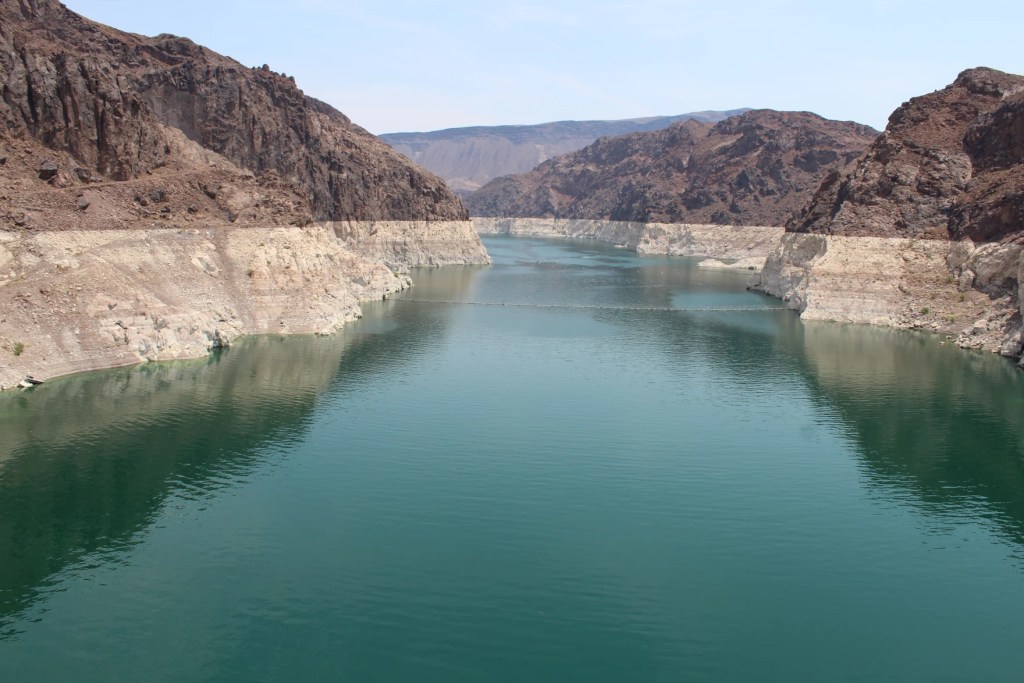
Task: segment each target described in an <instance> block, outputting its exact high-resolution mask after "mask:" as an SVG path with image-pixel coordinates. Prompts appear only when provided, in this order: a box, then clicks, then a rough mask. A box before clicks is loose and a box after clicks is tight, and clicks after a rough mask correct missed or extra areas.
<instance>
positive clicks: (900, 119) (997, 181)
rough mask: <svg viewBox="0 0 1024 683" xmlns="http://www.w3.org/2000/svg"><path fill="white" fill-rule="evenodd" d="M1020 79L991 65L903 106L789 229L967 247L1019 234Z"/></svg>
mask: <svg viewBox="0 0 1024 683" xmlns="http://www.w3.org/2000/svg"><path fill="white" fill-rule="evenodd" d="M1022 162H1024V78H1022V77H1020V76H1015V75H1012V74H1006V73H1002V72H1000V71H995V70H994V69H986V68H977V69H970V70H968V71H964V72H963V73H961V74H960V75H959V76H958V77H957V79H956V81H954V82H953V84H952V85H950V86H948V87H946V88H944V89H943V90H939V91H937V92H934V93H931V94H929V95H924V96H921V97H915V98H913V99H911V100H910V101H909V102H906V103H904V104H903V105H902V106H901V107H900V108H899V109H897V110H896V111H895V112H893V114H892V116H891V117H889V125H888V126H887V127H886V129H885V132H884V133H883V134H882V135H881V136H880V137H879V138H878V140H877V141H875V143H874V144H872V145H871V147H870V148H869V149H868V150H867V153H866V154H865V155H864V156H863V157H862V158H861V159H860V160H859V161H858V162H857V164H856V166H855V167H853V168H852V169H850V171H849V172H848V173H846V174H843V175H839V174H836V175H832V176H829V177H828V178H826V180H825V182H824V183H823V184H822V186H821V188H820V189H819V190H818V192H817V193H816V194H815V196H814V198H813V200H812V201H811V202H810V204H808V206H807V207H806V208H805V210H804V211H803V212H802V213H801V214H800V215H799V216H797V217H796V218H794V220H793V221H791V222H790V223H789V225H788V226H787V229H788V230H790V231H792V232H814V233H827V234H837V235H870V236H879V237H921V238H932V239H949V238H953V239H958V238H961V237H970V238H972V239H974V240H975V241H988V240H994V239H999V238H1001V237H1002V236H1004V235H1006V234H1008V233H1010V232H1014V231H1019V230H1021V226H1022V220H1024V173H1022V170H1024V169H1022V168H1021V164H1022Z"/></svg>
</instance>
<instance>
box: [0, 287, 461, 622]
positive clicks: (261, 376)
mask: <svg viewBox="0 0 1024 683" xmlns="http://www.w3.org/2000/svg"><path fill="white" fill-rule="evenodd" d="M450 270H451V271H454V272H449V273H448V274H445V275H440V274H438V275H437V278H436V279H437V281H438V282H442V283H443V284H444V286H445V287H447V288H448V291H449V293H452V294H457V293H458V289H459V287H469V286H470V284H471V282H472V279H473V277H474V275H475V273H476V272H478V271H477V270H475V269H469V268H452V269H450ZM439 273H440V271H439ZM366 310H367V315H366V319H365V320H364V321H361V322H360V323H357V324H355V325H352V326H350V327H348V328H346V329H345V330H343V331H342V332H341V333H339V334H338V335H335V336H332V337H326V338H317V337H287V338H285V337H252V338H247V339H243V340H239V342H237V343H236V345H235V346H233V347H232V348H231V349H228V350H225V351H223V352H220V353H218V354H215V355H213V356H211V357H210V358H208V359H203V360H197V361H175V362H168V363H153V364H148V365H143V366H137V367H134V368H126V369H117V370H108V371H102V372H95V373H86V374H81V375H75V376H71V377H67V378H63V379H59V380H55V381H52V382H49V383H47V384H46V385H44V386H42V387H39V388H38V389H35V390H32V391H30V392H26V393H22V394H17V393H14V394H5V395H2V396H0V453H2V454H4V457H3V458H0V558H2V561H0V638H2V637H3V629H4V623H5V621H6V620H7V618H8V617H10V616H12V615H14V614H15V613H17V612H19V611H21V610H23V609H25V608H26V607H28V606H29V605H30V604H31V603H32V602H33V601H34V600H35V599H36V598H37V597H38V596H39V595H40V594H41V593H42V592H44V591H45V590H46V589H47V587H48V586H49V585H50V584H51V583H52V582H53V581H54V577H55V575H57V574H58V573H59V572H61V571H62V570H63V569H64V568H65V567H67V566H69V565H70V564H71V563H73V562H75V561H76V560H78V559H80V558H82V557H84V556H86V555H88V554H91V553H96V552H103V551H109V550H114V551H117V550H118V549H119V548H121V547H124V546H126V545H131V544H132V543H133V542H135V539H136V538H137V537H138V535H139V533H140V532H142V531H144V530H145V528H146V527H147V526H148V525H150V524H151V523H152V522H153V521H154V520H155V519H156V518H157V517H158V516H159V514H160V512H161V510H162V507H163V505H164V504H165V502H166V501H167V500H168V499H169V498H171V497H173V496H182V497H186V498H202V497H204V496H208V495H212V494H213V493H214V492H216V491H217V490H219V489H222V488H225V487H230V486H233V485H237V484H239V483H242V482H244V481H245V480H246V479H247V478H248V477H250V476H252V474H253V473H254V472H255V471H257V470H258V469H259V468H261V467H265V466H268V465H272V462H273V458H274V454H275V453H277V452H280V449H286V448H288V447H289V445H291V444H294V443H296V442H298V441H300V440H301V439H302V438H303V435H304V433H305V431H306V429H307V427H308V426H309V424H310V423H311V422H312V421H313V419H314V416H315V412H316V410H317V406H318V405H319V404H320V403H321V402H322V399H323V398H324V397H325V396H328V395H331V394H336V393H339V392H344V391H347V390H349V389H350V388H352V387H355V386H359V385H365V384H366V383H371V382H372V381H373V378H374V377H375V376H379V374H380V373H381V372H382V371H387V369H388V368H390V367H393V366H394V365H395V364H401V363H406V362H408V361H409V360H410V359H412V358H413V357H415V356H416V355H417V353H418V352H420V351H422V350H423V349H425V348H427V347H428V346H430V345H432V344H435V343H437V342H438V341H439V340H440V339H442V338H443V334H444V331H445V330H444V327H443V324H444V320H445V319H444V317H443V316H441V315H438V314H437V312H436V311H434V312H431V311H424V310H420V309H417V308H415V307H410V306H391V305H390V304H389V303H382V304H373V305H370V306H368V307H367V309H366ZM385 311H387V315H386V316H385V315H384V313H385ZM424 316H428V319H426V320H424ZM383 331H386V332H387V333H386V334H382V333H381V332H383Z"/></svg>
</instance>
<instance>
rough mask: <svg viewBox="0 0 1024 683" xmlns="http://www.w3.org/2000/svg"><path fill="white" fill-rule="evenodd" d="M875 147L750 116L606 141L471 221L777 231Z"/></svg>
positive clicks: (502, 185) (507, 180) (556, 164)
mask: <svg viewBox="0 0 1024 683" xmlns="http://www.w3.org/2000/svg"><path fill="white" fill-rule="evenodd" d="M876 137H878V131H877V130H874V129H873V128H869V127H868V126H863V125H861V124H858V123H853V122H850V121H831V120H829V119H825V118H822V117H820V116H818V115H816V114H811V113H809V112H780V111H772V110H770V109H760V110H751V111H748V112H746V113H744V114H741V115H738V116H734V117H731V118H729V119H727V120H725V121H720V122H718V123H715V124H711V123H704V122H700V121H681V122H678V123H673V124H672V125H670V126H669V127H668V128H665V129H664V130H658V131H650V132H641V133H630V134H628V135H622V136H618V137H612V138H603V139H600V140H597V141H595V142H593V143H592V144H590V145H588V146H586V147H584V148H583V149H581V150H578V151H576V152H572V153H569V154H565V155H562V156H559V157H555V158H554V159H550V160H548V161H546V162H544V163H543V164H541V165H539V166H537V167H536V168H534V169H533V170H531V171H530V172H529V173H524V174H520V175H510V176H504V177H501V178H496V179H494V180H492V181H491V182H490V183H488V184H487V185H485V186H484V187H483V188H481V189H480V190H478V191H477V192H474V193H473V194H471V195H470V196H468V197H466V198H465V201H466V204H467V206H468V207H469V212H470V215H472V216H489V217H508V218H570V219H586V220H613V221H639V222H644V223H647V222H654V223H657V222H665V223H717V224H724V225H776V226H781V225H784V224H785V223H786V220H787V219H788V218H789V217H790V216H791V215H793V214H794V213H796V212H797V211H799V210H800V209H801V208H802V207H803V206H804V205H805V204H806V203H807V202H808V201H809V200H810V198H811V196H812V195H813V194H814V192H815V191H816V190H817V189H818V187H819V186H820V185H821V181H822V180H823V179H824V178H825V177H826V176H827V175H828V174H829V173H830V172H840V171H843V170H845V169H846V168H847V167H848V166H849V165H850V164H851V163H852V162H853V161H854V160H855V159H857V157H859V156H860V155H861V154H862V153H863V151H864V149H865V148H866V147H867V146H868V145H869V144H871V142H872V141H873V140H874V139H875V138H876Z"/></svg>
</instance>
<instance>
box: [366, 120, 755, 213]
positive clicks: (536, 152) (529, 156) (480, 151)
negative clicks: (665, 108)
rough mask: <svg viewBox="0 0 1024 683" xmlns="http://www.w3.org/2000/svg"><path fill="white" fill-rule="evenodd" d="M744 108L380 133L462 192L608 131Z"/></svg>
mask: <svg viewBox="0 0 1024 683" xmlns="http://www.w3.org/2000/svg"><path fill="white" fill-rule="evenodd" d="M745 111H749V110H748V109H732V110H729V111H699V112H692V113H689V114H681V115H678V116H651V117H647V118H639V119H621V120H615V121H553V122H551V123H540V124H536V125H526V126H470V127H466V128H448V129H445V130H436V131H430V132H426V133H386V134H384V135H381V136H380V138H381V140H383V141H384V142H386V143H388V144H389V145H391V146H392V147H394V148H395V149H396V150H398V151H399V152H401V153H402V154H404V155H406V156H407V157H409V158H410V159H412V160H413V161H415V162H416V163H418V164H421V165H422V166H424V167H426V168H429V169H430V170H431V171H433V172H434V173H436V174H438V175H439V176H441V177H442V178H444V179H445V180H446V181H448V184H449V186H451V187H452V188H453V189H454V190H455V191H456V192H458V193H460V194H462V195H467V194H469V193H470V192H473V191H474V190H478V189H480V187H481V186H483V185H484V184H486V183H487V182H489V181H490V180H493V179H494V178H498V177H501V176H504V175H509V174H511V173H525V172H527V171H529V170H530V169H532V168H533V167H534V166H536V165H537V164H539V163H541V162H543V161H547V160H548V159H551V158H553V157H556V156H559V155H561V154H566V153H568V152H574V151H576V150H578V149H580V148H582V147H585V146H587V145H589V144H590V143H591V142H593V141H594V140H596V139H598V138H600V137H605V136H611V135H625V134H627V133H638V132H641V131H650V130H660V129H662V128H667V127H668V126H669V125H670V124H672V123H675V122H676V121H685V120H688V119H693V120H696V121H706V122H712V123H713V122H716V121H721V120H723V119H727V118H729V117H730V116H734V115H736V114H740V113H742V112H745Z"/></svg>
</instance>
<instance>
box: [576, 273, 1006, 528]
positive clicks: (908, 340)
mask: <svg viewBox="0 0 1024 683" xmlns="http://www.w3.org/2000/svg"><path fill="white" fill-rule="evenodd" d="M658 277H659V276H658V275H657V273H655V272H654V271H650V272H649V273H648V274H647V285H648V286H655V285H657V284H658ZM671 277H672V278H673V279H674V280H673V284H675V279H677V278H678V277H680V276H679V275H678V274H676V275H672V276H671ZM595 317H598V318H599V319H601V320H602V321H605V322H608V323H611V324H616V325H619V326H621V327H623V328H626V329H629V330H630V335H631V337H639V339H641V340H644V341H643V342H642V343H645V344H648V345H657V347H658V349H659V352H661V353H663V354H664V355H666V356H667V357H668V358H669V361H668V362H667V363H666V372H677V371H682V370H681V369H682V368H685V367H686V366H692V367H705V366H707V365H712V366H714V367H715V368H716V374H719V373H720V374H721V375H722V376H723V377H725V378H727V381H730V382H733V383H735V384H736V385H738V386H740V387H743V388H744V389H745V390H746V391H748V392H749V393H750V395H751V396H755V397H756V396H763V397H764V398H765V400H778V398H777V397H778V395H779V390H780V389H781V388H782V387H784V386H785V385H787V384H790V385H798V386H799V387H801V388H805V389H801V391H802V390H809V391H810V394H811V398H812V400H813V401H814V402H815V403H816V404H817V405H819V406H820V408H821V410H824V411H827V412H829V413H831V414H834V415H836V416H837V417H839V418H840V419H841V420H842V422H843V423H845V424H846V425H848V426H849V427H850V430H849V435H850V436H851V437H853V438H854V439H855V441H856V443H857V444H858V453H859V455H860V457H861V458H862V462H863V464H864V466H865V467H864V470H863V471H864V473H865V475H866V477H867V482H868V484H869V486H871V487H872V488H873V489H874V490H875V491H876V492H878V493H879V494H881V495H882V496H883V497H884V498H886V499H890V500H898V501H900V502H904V503H909V504H911V505H914V506H915V507H917V508H918V509H919V510H921V511H922V512H923V513H925V514H926V515H928V516H929V517H931V518H932V519H935V520H938V521H943V520H946V521H952V520H968V521H977V520H978V519H979V518H985V519H988V520H990V521H991V522H993V523H994V528H995V529H996V530H997V531H998V532H1000V533H1002V534H1004V535H1005V537H1007V538H1009V539H1011V540H1012V541H1013V542H1014V543H1015V544H1019V545H1022V546H1024V374H1022V373H1021V372H1020V370H1019V369H1018V368H1016V366H1015V365H1014V364H1013V363H1011V362H1009V361H1007V360H1006V359H1003V358H999V357H998V356H995V355H993V354H981V353H972V352H965V351H962V350H961V349H959V348H957V347H956V346H955V345H953V344H951V343H946V344H941V343H940V342H941V338H939V337H937V336H935V335H927V334H922V333H913V332H903V331H897V330H891V329H887V328H878V327H869V326H863V325H841V324H832V323H803V322H801V321H800V320H799V319H798V318H797V316H796V315H795V314H794V313H793V312H791V311H765V312H700V313H666V314H657V315H651V314H649V313H645V312H642V311H641V312H629V311H607V312H598V313H595ZM633 330H639V331H640V332H639V334H636V333H634V332H633ZM807 417H808V419H810V418H811V417H812V416H810V415H808V416H807ZM793 427H794V429H799V428H800V425H797V424H794V426H793Z"/></svg>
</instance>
